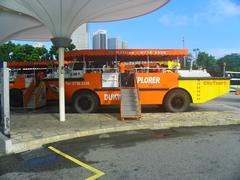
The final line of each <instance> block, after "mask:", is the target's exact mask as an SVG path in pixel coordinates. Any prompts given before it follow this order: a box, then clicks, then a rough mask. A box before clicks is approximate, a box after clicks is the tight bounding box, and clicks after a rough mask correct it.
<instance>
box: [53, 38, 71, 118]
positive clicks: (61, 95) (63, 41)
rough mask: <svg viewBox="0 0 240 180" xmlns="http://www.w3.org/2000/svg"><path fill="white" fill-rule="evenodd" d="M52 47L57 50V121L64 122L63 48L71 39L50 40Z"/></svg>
mask: <svg viewBox="0 0 240 180" xmlns="http://www.w3.org/2000/svg"><path fill="white" fill-rule="evenodd" d="M51 40H52V43H53V45H54V46H56V47H57V48H58V54H59V58H58V61H59V64H58V74H59V120H60V121H61V122H64V121H65V119H66V117H65V83H64V48H66V47H68V46H69V45H70V43H71V41H72V40H71V39H69V38H64V37H56V38H53V39H51Z"/></svg>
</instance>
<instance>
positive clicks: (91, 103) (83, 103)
mask: <svg viewBox="0 0 240 180" xmlns="http://www.w3.org/2000/svg"><path fill="white" fill-rule="evenodd" d="M73 107H74V109H75V111H76V112H78V113H94V112H96V111H97V110H98V108H99V100H98V98H97V96H96V95H95V94H93V93H91V92H79V93H77V94H76V95H75V96H74V98H73Z"/></svg>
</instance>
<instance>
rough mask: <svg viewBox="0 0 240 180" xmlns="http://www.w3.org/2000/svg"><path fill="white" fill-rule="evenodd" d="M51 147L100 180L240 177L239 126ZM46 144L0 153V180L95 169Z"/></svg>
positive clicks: (69, 175) (65, 177)
mask: <svg viewBox="0 0 240 180" xmlns="http://www.w3.org/2000/svg"><path fill="white" fill-rule="evenodd" d="M51 146H52V147H54V148H56V149H58V150H60V151H62V152H64V153H65V154H67V155H69V156H71V157H72V158H75V159H77V160H79V161H81V162H84V163H86V164H87V165H89V166H91V167H94V168H97V169H98V170H99V171H101V172H103V173H104V175H102V176H101V177H100V178H99V179H102V180H112V179H116V180H125V179H131V180H134V179H138V180H146V179H147V180H157V179H164V180H176V179H178V180H195V179H196V180H197V179H208V180H226V179H227V180H239V179H240V171H239V170H240V151H239V149H240V126H239V125H235V126H226V127H224V126H221V127H205V128H199V127H197V128H172V129H168V130H155V131H152V130H141V131H127V132H124V133H113V134H102V135H97V136H90V137H85V138H77V139H73V140H68V141H63V142H58V143H53V144H51ZM47 147H48V146H44V147H42V148H40V149H37V150H34V151H28V152H24V153H19V154H15V155H9V156H5V157H0V179H1V180H33V179H38V180H44V179H51V180H59V179H61V180H72V179H80V180H82V179H86V178H89V177H90V176H93V175H94V173H92V172H90V171H89V170H87V169H86V168H87V166H85V165H83V166H79V165H78V164H75V163H73V162H72V161H70V160H69V159H67V158H65V157H64V156H62V155H58V154H56V153H54V152H53V151H51V150H50V149H48V148H47Z"/></svg>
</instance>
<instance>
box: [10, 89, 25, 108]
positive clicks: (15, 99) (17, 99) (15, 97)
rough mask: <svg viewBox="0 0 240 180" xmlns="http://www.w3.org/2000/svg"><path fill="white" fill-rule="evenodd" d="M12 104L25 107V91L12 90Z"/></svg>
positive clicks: (12, 105)
mask: <svg viewBox="0 0 240 180" xmlns="http://www.w3.org/2000/svg"><path fill="white" fill-rule="evenodd" d="M10 106H11V107H23V93H22V91H21V90H20V89H11V90H10Z"/></svg>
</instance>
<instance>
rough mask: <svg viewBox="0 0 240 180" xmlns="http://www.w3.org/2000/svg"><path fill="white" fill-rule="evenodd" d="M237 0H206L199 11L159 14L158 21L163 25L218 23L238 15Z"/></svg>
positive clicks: (239, 7)
mask: <svg viewBox="0 0 240 180" xmlns="http://www.w3.org/2000/svg"><path fill="white" fill-rule="evenodd" d="M237 1H238V0H206V1H204V3H205V6H204V7H203V8H200V7H199V11H196V12H193V13H192V14H191V15H189V14H185V15H183V14H176V13H173V12H170V13H168V14H164V15H162V16H160V18H159V22H160V23H161V24H163V25H165V26H173V27H175V26H178V27H179V26H188V25H202V24H206V23H207V24H215V23H220V22H222V21H223V20H225V19H226V18H229V17H234V16H240V3H238V2H237Z"/></svg>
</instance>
